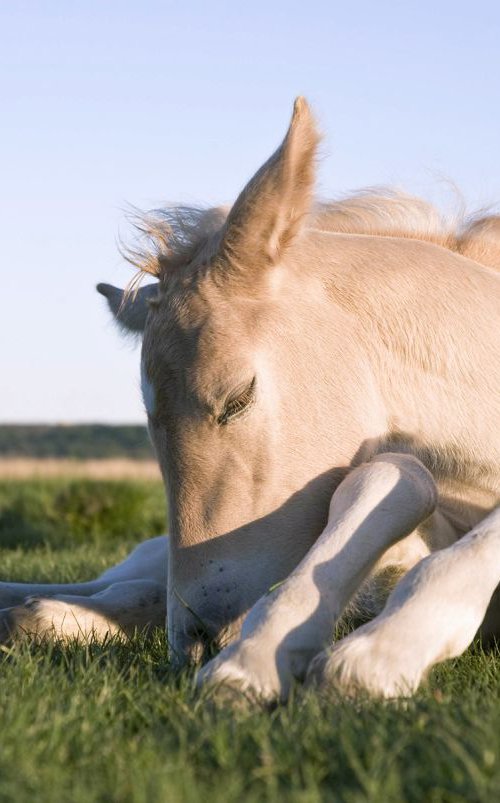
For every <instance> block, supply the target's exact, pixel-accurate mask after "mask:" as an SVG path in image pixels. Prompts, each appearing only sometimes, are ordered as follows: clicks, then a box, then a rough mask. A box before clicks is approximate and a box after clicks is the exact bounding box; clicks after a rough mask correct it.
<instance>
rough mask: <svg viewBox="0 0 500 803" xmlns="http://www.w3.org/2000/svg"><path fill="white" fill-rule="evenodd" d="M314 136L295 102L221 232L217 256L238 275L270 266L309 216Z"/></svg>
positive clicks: (303, 106) (309, 119) (303, 108)
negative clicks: (281, 134) (282, 136)
mask: <svg viewBox="0 0 500 803" xmlns="http://www.w3.org/2000/svg"><path fill="white" fill-rule="evenodd" d="M318 141H319V135H318V132H317V130H316V126H315V123H314V119H313V116H312V114H311V111H310V109H309V106H308V104H307V102H306V101H305V100H304V98H297V100H296V101H295V104H294V107H293V114H292V119H291V122H290V127H289V129H288V131H287V134H286V136H285V139H284V140H283V142H282V144H281V145H280V147H279V148H278V150H277V151H276V152H275V153H274V154H273V155H272V156H271V158H270V159H269V160H268V161H267V162H266V163H265V164H264V165H263V166H262V167H261V168H260V170H258V172H257V173H256V174H255V176H254V177H253V178H252V179H251V180H250V181H249V183H248V184H247V185H246V187H245V189H244V190H243V191H242V192H241V193H240V195H239V197H238V198H237V200H236V202H235V203H234V206H233V208H232V209H231V211H230V213H229V215H228V218H227V221H226V224H225V227H224V230H223V232H222V241H221V250H220V253H221V254H222V255H223V256H224V257H225V258H227V259H228V260H229V262H230V264H231V265H232V266H233V267H235V268H237V269H239V268H240V267H241V268H242V269H246V268H247V266H252V267H255V266H257V267H266V266H271V265H273V264H275V263H276V262H277V261H278V260H279V259H280V257H281V256H282V254H283V252H284V251H285V250H286V248H287V247H288V246H289V245H290V243H291V242H292V241H293V239H294V238H295V237H296V235H297V234H298V233H299V231H300V228H301V224H302V221H303V220H304V217H305V215H306V214H307V213H308V212H309V209H310V205H311V199H312V192H313V187H314V174H315V170H314V167H315V155H316V147H317V144H318Z"/></svg>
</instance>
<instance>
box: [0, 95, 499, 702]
mask: <svg viewBox="0 0 500 803" xmlns="http://www.w3.org/2000/svg"><path fill="white" fill-rule="evenodd" d="M317 141H318V136H317V133H316V129H315V125H314V121H313V118H312V115H311V113H310V111H309V108H308V106H307V104H306V102H305V101H304V100H302V99H299V100H298V101H297V102H296V104H295V107H294V113H293V116H292V121H291V124H290V128H289V130H288V132H287V135H286V137H285V139H284V141H283V143H282V144H281V146H280V148H278V150H277V151H276V152H275V154H273V156H272V157H271V158H270V159H269V160H268V161H267V162H266V163H265V165H263V167H262V168H261V169H260V170H259V171H258V172H257V174H256V175H255V176H254V178H253V179H252V180H251V181H250V182H249V184H248V185H247V186H246V187H245V189H244V190H243V192H242V193H241V194H240V196H239V198H238V199H237V201H236V203H235V204H234V206H233V207H232V209H231V210H229V211H228V210H226V209H223V208H221V209H212V210H206V211H199V210H193V209H186V208H182V207H181V208H175V209H168V210H163V211H159V212H157V213H153V214H151V215H148V216H144V217H143V218H141V219H140V221H139V223H138V228H139V229H140V232H141V233H142V235H144V237H145V238H146V246H141V245H139V246H138V247H137V248H135V249H130V250H129V252H128V257H129V258H130V260H131V261H132V262H134V264H136V265H138V267H139V268H140V271H141V273H142V274H144V273H150V274H153V275H154V276H155V277H156V279H158V281H157V282H156V283H155V284H153V285H149V286H146V287H143V288H139V289H137V288H136V287H135V288H132V290H131V291H129V292H127V293H124V292H123V291H121V290H118V289H117V288H113V287H111V286H110V285H100V286H99V287H98V289H99V290H100V292H101V293H102V294H103V295H105V296H106V298H107V300H108V303H109V306H110V308H111V309H112V311H113V313H114V315H115V317H116V319H117V321H118V323H120V324H121V326H122V327H123V328H124V329H125V330H127V331H132V332H135V333H137V334H139V335H142V336H143V346H142V361H141V376H142V384H143V393H144V397H145V403H146V407H147V412H148V423H149V430H150V434H151V438H152V441H153V444H154V446H155V449H156V452H157V456H158V459H159V462H160V466H161V468H162V472H163V476H164V478H165V482H166V491H167V494H168V498H169V510H170V528H171V530H170V537H169V538H168V539H167V538H166V537H159V538H156V539H152V540H151V541H147V542H145V543H144V544H142V545H141V546H139V547H138V548H137V549H136V550H135V551H134V552H133V553H132V554H131V555H130V557H129V558H128V559H127V560H126V561H124V562H123V563H122V564H120V565H119V566H117V567H114V568H113V569H111V570H109V571H108V572H106V573H105V574H104V575H102V576H101V577H100V578H98V579H97V580H95V581H92V582H90V583H83V584H77V585H74V586H28V585H23V584H10V583H4V584H2V585H1V587H0V604H2V605H3V607H4V610H3V611H2V612H1V616H0V622H1V624H2V631H3V637H4V639H9V638H15V637H16V636H19V635H20V634H21V633H26V632H28V633H30V632H36V633H38V634H43V635H48V634H54V635H55V636H57V637H62V638H73V637H89V636H90V635H94V636H98V637H102V636H103V635H105V634H107V633H117V634H119V635H128V634H130V633H132V632H134V631H135V630H136V629H137V628H144V627H151V626H152V625H161V624H162V623H163V620H164V617H165V611H166V610H167V620H168V637H169V642H170V645H171V649H172V654H173V656H174V657H175V658H177V659H178V660H179V661H182V660H186V659H196V658H199V657H200V656H201V655H202V654H203V650H204V645H205V643H206V641H207V640H214V641H216V642H217V643H218V644H219V646H221V647H222V648H223V649H222V651H221V652H220V653H219V655H218V656H217V657H216V658H215V659H212V660H211V661H210V662H209V663H208V664H207V665H206V666H205V667H204V668H203V669H202V670H201V671H200V673H199V675H198V682H199V683H200V684H204V683H205V684H220V683H222V684H229V685H230V686H234V687H235V688H236V689H238V690H243V691H245V692H246V693H251V694H253V695H256V696H259V697H262V698H264V699H266V700H273V699H282V700H283V699H286V697H287V695H288V693H289V689H290V687H291V684H292V683H294V682H297V681H299V682H300V681H304V680H305V681H306V682H308V683H314V684H319V685H320V686H322V687H325V688H333V689H335V690H336V691H337V692H340V693H345V694H355V693H357V692H359V691H368V692H369V693H371V694H374V695H381V696H384V697H392V696H395V695H399V694H409V693H412V692H413V691H415V689H416V688H417V687H418V685H419V684H420V682H421V680H422V679H423V678H424V677H425V675H426V673H427V672H428V671H429V669H430V668H431V667H432V666H433V665H434V664H436V663H437V662H439V661H442V660H444V659H446V658H449V657H451V656H455V655H458V654H460V653H461V652H462V651H463V650H464V649H465V648H466V647H467V646H468V645H469V644H470V642H471V640H472V639H473V637H474V635H475V633H476V632H477V630H478V628H479V627H480V626H481V625H482V627H483V633H484V635H485V636H487V637H490V636H495V635H498V634H499V631H500V616H499V613H500V611H499V600H498V595H495V594H494V592H495V589H496V587H497V586H498V584H499V582H500V509H499V508H498V501H499V495H500V393H499V387H500V381H499V380H500V333H499V312H500V284H499V275H498V273H497V272H496V271H497V269H498V268H500V219H499V218H498V217H496V216H494V215H483V216H478V217H476V218H474V219H471V220H469V221H467V220H456V221H454V222H453V224H451V223H446V221H444V220H443V219H442V218H441V217H440V216H439V215H438V213H437V212H436V211H435V210H434V209H433V208H432V207H431V206H429V205H428V204H426V203H425V202H424V201H421V200H418V199H415V198H410V197H407V196H404V195H401V194H398V193H396V192H385V193H384V192H380V191H375V192H366V193H360V194H358V195H356V196H354V197H352V198H348V199H346V200H343V201H339V202H333V203H316V204H315V203H313V202H312V200H311V199H312V190H313V183H314V162H315V154H316V145H317ZM332 494H333V495H332ZM167 557H168V560H167ZM167 563H168V570H167ZM389 576H390V577H392V578H393V581H394V582H395V580H396V579H398V578H401V579H399V582H397V584H396V585H395V588H394V590H393V591H392V593H390V595H389V597H388V599H387V600H386V601H385V600H384V597H383V589H384V587H385V585H386V583H385V580H386V579H387V577H389ZM381 578H382V582H381ZM394 582H393V584H394ZM266 592H267V593H266ZM381 592H382V597H381V596H380V594H381ZM387 593H388V591H387V592H386V596H387ZM30 596H31V597H33V596H34V597H35V599H32V600H29V601H28V602H26V603H24V600H25V598H26V597H30ZM353 601H354V603H355V604H357V608H358V611H359V610H361V612H362V613H363V614H364V615H369V616H372V617H373V618H372V619H371V621H369V622H368V623H367V624H364V625H362V626H361V627H358V629H356V630H354V631H353V632H352V633H351V634H350V635H349V636H348V637H346V638H344V639H342V640H340V641H339V642H338V643H337V644H333V645H332V638H333V632H334V627H335V624H336V623H337V622H338V620H339V618H340V617H341V616H342V615H343V613H344V612H345V611H346V609H347V608H348V606H349V605H352V604H353ZM384 601H385V605H384Z"/></svg>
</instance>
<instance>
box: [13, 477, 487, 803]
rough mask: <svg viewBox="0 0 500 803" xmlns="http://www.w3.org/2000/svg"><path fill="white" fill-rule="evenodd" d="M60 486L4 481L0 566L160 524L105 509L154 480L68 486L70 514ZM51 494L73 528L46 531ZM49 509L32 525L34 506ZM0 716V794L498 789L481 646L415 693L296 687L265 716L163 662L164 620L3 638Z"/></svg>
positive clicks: (56, 557)
mask: <svg viewBox="0 0 500 803" xmlns="http://www.w3.org/2000/svg"><path fill="white" fill-rule="evenodd" d="M129 482H130V481H129ZM51 483H52V484H51ZM51 483H48V484H47V483H45V484H42V485H43V488H42V490H40V484H38V485H37V484H33V482H26V483H25V484H24V485H23V484H22V483H21V482H20V481H18V482H16V483H3V484H0V579H11V580H26V581H31V580H38V581H43V580H53V581H63V582H64V581H70V580H74V579H76V578H79V579H80V578H81V579H85V578H88V577H91V576H92V575H95V574H96V573H97V572H98V571H101V570H102V569H103V568H104V567H105V566H108V565H109V564H110V563H112V562H113V561H116V560H118V559H120V558H122V557H123V556H124V554H125V553H126V551H127V549H128V548H129V547H130V546H131V544H132V543H134V541H135V539H136V536H135V532H133V530H134V528H137V527H140V526H144V527H145V528H146V529H148V528H149V529H152V528H153V527H155V526H156V521H155V519H154V517H152V516H151V515H150V514H148V515H150V518H148V519H147V520H146V519H144V520H142V519H141V515H142V514H141V515H140V514H139V512H136V514H135V519H134V514H133V512H131V511H132V509H131V508H129V511H128V520H129V531H128V532H127V533H126V534H125V537H124V538H119V537H118V535H117V531H118V525H117V527H116V528H113V527H110V520H109V510H108V509H109V506H110V505H112V504H113V503H114V502H117V501H119V499H120V498H122V496H123V494H124V493H126V492H127V487H128V488H129V496H130V497H133V498H134V499H136V502H137V510H139V509H140V510H141V511H142V509H143V505H144V494H146V496H148V494H149V495H150V496H152V497H154V499H155V500H156V498H157V494H158V492H159V491H158V488H157V487H151V488H150V489H149V490H147V491H145V490H144V486H141V488H140V489H139V491H140V492H139V491H138V490H137V488H132V486H131V485H130V486H123V484H121V485H120V484H117V483H111V484H109V483H101V482H97V481H95V482H94V484H93V485H92V483H91V484H90V485H89V484H88V483H87V486H85V487H84V486H80V487H79V488H77V489H76V490H75V487H73V491H72V493H73V497H74V498H75V499H76V500H77V502H78V517H76V518H75V516H74V517H73V519H72V517H71V515H70V513H71V509H72V505H73V503H74V500H73V502H71V504H70V503H69V502H68V493H69V492H68V490H67V486H64V488H62V486H60V485H58V483H57V482H56V481H55V480H53V481H51ZM62 491H64V493H62ZM77 491H78V492H77ZM84 491H85V492H84ZM51 494H52V496H51ZM61 494H62V495H61ZM134 494H135V496H134ZM23 495H24V505H23V504H21V501H20V500H22V498H23ZM69 496H70V497H71V494H69ZM115 496H116V499H115ZM73 497H71V498H72V499H73ZM42 498H43V500H44V504H43V505H41V502H40V499H42ZM56 498H57V499H58V500H59V504H60V503H61V499H62V500H63V501H64V500H66V501H65V504H66V508H64V510H65V517H66V518H65V521H67V522H70V523H71V521H73V520H75V521H76V522H77V524H78V526H76V525H75V535H73V534H72V533H71V528H70V527H69V529H68V530H67V531H66V532H65V533H64V534H62V533H61V531H60V530H58V529H57V528H56V527H55V525H53V526H54V529H53V531H51V529H50V527H51V526H52V525H51V524H50V522H52V521H54V519H53V516H52V513H53V511H52V513H51V516H52V517H51V516H49V513H50V511H51V500H54V499H56ZM34 499H35V500H38V501H37V503H36V504H35V502H34V501H33V500H34ZM82 499H83V501H82ZM85 500H86V501H85ZM89 500H90V501H92V505H90V502H89ZM141 500H142V501H141ZM146 501H147V500H146ZM75 504H76V503H75ZM87 507H88V510H87ZM146 507H147V505H146ZM44 510H45V512H46V514H47V516H48V518H47V520H46V521H45V522H44V521H41V520H39V532H40V537H39V538H37V537H36V532H37V524H36V520H30V517H34V516H37V517H39V516H40V515H41V514H42V513H41V511H42V512H43V511H44ZM103 511H104V512H103ZM101 513H102V516H101ZM87 515H88V520H89V522H90V521H91V522H92V526H91V527H90V526H89V536H88V540H86V539H85V517H86V516H87ZM16 517H17V518H16ZM68 526H69V525H68ZM105 526H106V527H110V529H111V532H112V535H111V536H109V535H108V536H107V535H106V533H105V529H104V528H105ZM16 531H17V532H18V533H19V545H18V546H16V538H15V533H16ZM149 534H151V533H150V532H149V531H148V532H145V535H149ZM28 535H29V537H28ZM132 536H133V537H132ZM0 722H1V739H0V801H2V802H3V801H9V803H10V801H16V803H23V801H28V800H29V801H33V800H36V803H45V802H47V803H49V801H50V803H59V802H61V803H62V802H63V801H64V803H67V801H69V800H71V802H72V803H89V802H90V801H126V802H127V803H128V802H129V801H131V802H133V803H136V802H137V803H143V802H144V803H155V802H156V801H158V803H165V802H167V803H170V801H173V802H175V803H191V802H192V803H195V801H196V803H199V801H200V800H202V801H204V803H210V801H217V802H218V803H219V801H224V802H225V801H235V803H236V801H276V800H277V801H286V803H289V802H293V801H297V802H298V801H300V803H313V801H345V802H346V803H360V802H361V801H367V802H368V801H369V802H370V803H378V802H379V801H380V803H391V802H392V801H394V803H396V801H397V803H401V802H402V801H412V802H413V801H414V802H415V803H421V801H431V802H432V803H437V802H438V801H446V803H458V801H485V802H486V801H488V803H490V801H493V800H499V799H500V652H499V651H493V652H490V653H487V654H486V653H484V652H483V651H482V649H481V646H480V645H479V644H477V643H476V644H475V645H474V647H473V648H472V649H471V650H470V651H469V652H468V653H467V654H466V655H465V656H463V657H462V658H461V659H460V660H457V661H453V662H450V663H448V664H446V665H444V666H442V667H439V668H438V669H437V670H435V671H434V672H433V674H432V676H431V678H430V681H429V684H428V685H427V686H426V688H424V689H423V690H422V691H421V692H420V693H419V694H418V695H417V697H415V698H414V699H412V700H410V701H409V702H404V703H399V704H395V703H389V704H387V703H373V702H368V701H360V702H359V703H357V704H353V703H351V702H346V701H338V700H337V701H335V700H327V699H325V698H320V697H318V695H317V694H314V693H307V694H304V693H302V692H301V691H300V690H297V691H296V693H295V695H294V698H293V700H292V701H291V702H290V703H289V704H288V705H286V706H284V707H280V708H277V709H276V710H274V711H273V712H271V713H269V712H266V711H261V710H256V709H246V708H242V709H239V710H233V709H231V708H230V707H228V706H227V705H226V706H224V705H218V704H217V703H216V702H214V701H213V700H212V699H211V698H210V697H208V698H207V697H204V696H200V695H199V694H196V693H195V692H194V690H193V684H192V674H190V673H189V672H185V673H182V674H181V675H178V674H175V673H174V672H173V671H172V670H171V669H170V668H169V665H168V661H167V658H166V644H165V640H164V637H163V635H162V634H161V633H158V634H157V635H156V637H155V638H154V639H153V641H151V642H149V643H147V642H144V641H143V640H141V639H140V638H137V639H136V640H135V641H134V642H133V643H131V644H127V645H120V644H118V643H112V642H110V643H108V644H107V645H104V646H98V645H88V646H87V647H76V646H70V647H65V648H62V647H58V646H50V645H31V646H29V645H24V646H20V647H16V648H13V649H9V648H4V649H3V651H2V652H0Z"/></svg>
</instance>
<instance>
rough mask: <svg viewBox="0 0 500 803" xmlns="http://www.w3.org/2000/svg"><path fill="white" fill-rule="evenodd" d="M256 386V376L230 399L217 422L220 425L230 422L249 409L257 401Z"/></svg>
mask: <svg viewBox="0 0 500 803" xmlns="http://www.w3.org/2000/svg"><path fill="white" fill-rule="evenodd" d="M255 386H256V378H255V377H254V378H253V379H252V381H251V382H250V384H249V385H248V386H247V387H246V388H245V389H244V390H243V391H242V392H241V393H239V394H238V395H236V396H233V397H232V398H231V397H230V398H229V399H228V401H227V402H226V406H225V407H224V410H223V412H222V413H221V414H220V416H219V417H218V418H217V423H218V424H219V425H220V426H223V425H224V424H228V423H229V421H234V420H235V419H236V418H239V416H240V415H242V414H243V413H245V412H246V411H247V410H248V408H249V407H250V406H251V405H252V404H253V402H254V401H255Z"/></svg>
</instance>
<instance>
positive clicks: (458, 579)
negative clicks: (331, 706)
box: [308, 508, 500, 697]
mask: <svg viewBox="0 0 500 803" xmlns="http://www.w3.org/2000/svg"><path fill="white" fill-rule="evenodd" d="M499 583H500V508H497V509H496V510H494V511H493V512H492V513H490V514H489V515H488V516H487V517H486V518H485V519H483V520H482V521H481V522H480V523H479V524H478V525H477V526H476V527H475V528H474V529H473V530H471V532H470V533H468V534H467V535H466V536H464V537H463V538H461V539H460V540H459V541H457V542H456V543H455V544H453V545H452V546H449V547H447V548H446V549H442V550H439V551H438V552H434V553H433V554H431V555H429V557H427V558H424V559H423V560H422V561H421V562H420V563H418V564H417V565H416V566H415V567H414V568H413V569H412V570H411V571H410V572H409V573H408V574H407V575H406V576H405V577H404V578H403V579H402V580H401V581H400V582H399V583H398V585H397V586H396V588H395V589H394V591H393V592H392V594H391V595H390V597H389V599H388V600H387V603H386V606H385V608H384V610H383V611H382V613H381V614H380V615H379V616H377V617H376V619H374V620H373V621H371V622H369V623H368V624H366V625H363V626H362V627H360V628H359V629H358V630H356V631H355V632H354V633H352V634H351V635H349V636H348V637H347V638H345V639H343V640H342V641H341V642H339V644H337V645H336V646H335V647H333V648H332V649H328V650H325V651H324V652H323V653H321V654H320V655H318V656H317V657H316V658H315V659H314V660H313V661H312V663H311V665H310V668H309V672H308V682H311V683H319V684H320V685H321V686H323V687H333V688H337V689H339V690H340V691H341V692H343V693H347V694H355V693H356V692H358V691H367V692H368V693H370V694H373V695H377V696H381V697H396V696H399V695H408V694H412V693H413V692H414V691H415V690H416V689H417V688H418V686H419V684H420V682H421V680H422V678H423V677H425V675H426V673H427V672H428V671H429V670H430V669H431V668H432V667H433V666H434V665H435V664H437V663H439V662H440V661H444V660H446V659H447V658H453V657H455V656H457V655H461V653H462V652H464V650H465V649H466V648H467V647H468V646H469V644H470V643H471V641H472V639H473V638H474V636H475V634H476V632H477V630H478V628H479V627H480V625H481V622H482V621H483V619H484V617H485V614H486V611H487V609H488V605H489V603H490V599H491V597H492V595H493V593H494V591H495V588H496V587H497V585H498V584H499Z"/></svg>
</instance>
